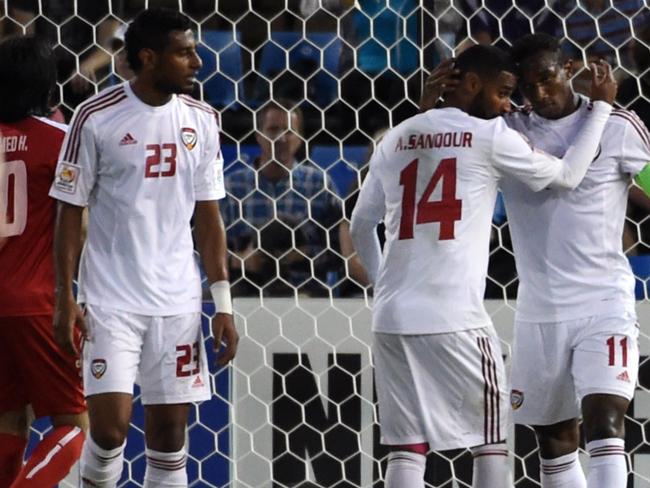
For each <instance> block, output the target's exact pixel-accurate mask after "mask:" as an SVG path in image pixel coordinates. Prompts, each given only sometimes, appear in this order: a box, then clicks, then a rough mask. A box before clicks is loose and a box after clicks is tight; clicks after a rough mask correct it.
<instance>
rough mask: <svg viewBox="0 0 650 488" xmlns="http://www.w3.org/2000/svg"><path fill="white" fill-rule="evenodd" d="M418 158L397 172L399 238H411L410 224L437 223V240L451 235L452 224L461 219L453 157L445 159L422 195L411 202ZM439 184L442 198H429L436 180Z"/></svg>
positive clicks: (416, 175) (416, 178) (451, 236)
mask: <svg viewBox="0 0 650 488" xmlns="http://www.w3.org/2000/svg"><path fill="white" fill-rule="evenodd" d="M418 164H419V159H414V160H413V161H411V162H410V163H409V164H408V166H406V167H405V168H404V169H403V170H402V172H401V173H400V178H399V184H400V185H401V186H403V187H404V192H403V193H402V217H401V220H400V224H399V239H400V240H403V239H413V227H414V226H415V225H418V224H428V223H431V222H440V236H439V237H438V239H439V240H441V241H444V240H450V239H453V238H454V226H455V222H456V221H457V220H460V219H461V214H462V208H463V202H462V200H459V199H457V198H456V158H445V159H443V160H442V161H440V164H439V165H438V167H437V168H436V171H435V172H434V173H433V176H432V177H431V180H429V183H428V184H427V187H426V189H425V190H424V193H423V194H422V198H420V200H419V201H418V202H417V206H416V204H415V198H416V195H415V193H416V188H417V181H418ZM439 182H440V183H441V184H442V197H441V199H440V200H437V201H433V202H432V201H430V200H429V199H430V198H431V194H432V193H433V191H434V190H435V189H436V186H437V185H438V183H439Z"/></svg>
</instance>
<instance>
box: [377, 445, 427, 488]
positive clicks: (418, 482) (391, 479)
mask: <svg viewBox="0 0 650 488" xmlns="http://www.w3.org/2000/svg"><path fill="white" fill-rule="evenodd" d="M426 465H427V458H426V456H423V455H422V454H417V453H415V452H411V451H392V452H391V453H390V454H389V455H388V468H386V480H385V481H384V488H405V487H407V486H408V488H424V470H425V468H426Z"/></svg>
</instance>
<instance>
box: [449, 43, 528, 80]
mask: <svg viewBox="0 0 650 488" xmlns="http://www.w3.org/2000/svg"><path fill="white" fill-rule="evenodd" d="M454 67H455V68H457V69H459V70H460V76H463V75H464V74H465V73H476V74H477V75H478V76H479V77H480V78H481V79H482V80H484V81H487V80H491V79H494V78H496V77H498V76H499V74H500V73H502V72H504V71H505V72H508V73H513V74H514V73H516V65H515V63H514V62H513V60H512V58H511V57H510V55H509V54H508V53H507V52H505V51H504V50H503V49H499V48H498V47H496V46H484V45H480V44H479V45H476V46H472V47H470V48H468V49H466V50H465V51H463V52H462V53H461V54H460V55H459V56H458V58H456V62H455V66H454Z"/></svg>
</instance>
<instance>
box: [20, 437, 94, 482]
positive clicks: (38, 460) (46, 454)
mask: <svg viewBox="0 0 650 488" xmlns="http://www.w3.org/2000/svg"><path fill="white" fill-rule="evenodd" d="M85 438H86V436H85V435H84V433H83V430H81V429H80V428H79V427H73V426H72V425H63V426H61V427H57V428H55V429H53V430H52V431H51V432H50V433H49V434H48V435H46V436H45V437H44V438H43V440H42V441H41V442H40V443H39V444H38V446H36V449H34V452H33V453H32V455H31V456H30V457H29V460H28V461H27V464H25V466H24V467H23V469H22V470H21V471H20V473H19V475H18V478H16V481H14V484H13V485H11V488H51V487H52V486H54V485H56V484H57V483H58V482H59V481H61V480H62V479H63V478H65V477H66V476H67V474H68V473H69V472H70V469H71V468H72V466H73V464H74V463H75V462H76V461H77V459H79V456H81V448H82V447H83V444H84V439H85Z"/></svg>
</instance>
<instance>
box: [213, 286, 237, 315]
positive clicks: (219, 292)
mask: <svg viewBox="0 0 650 488" xmlns="http://www.w3.org/2000/svg"><path fill="white" fill-rule="evenodd" d="M210 293H211V294H212V300H214V306H215V308H216V311H217V313H229V314H230V315H232V299H231V298H230V283H228V281H226V280H222V281H215V282H214V283H212V284H211V285H210Z"/></svg>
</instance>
